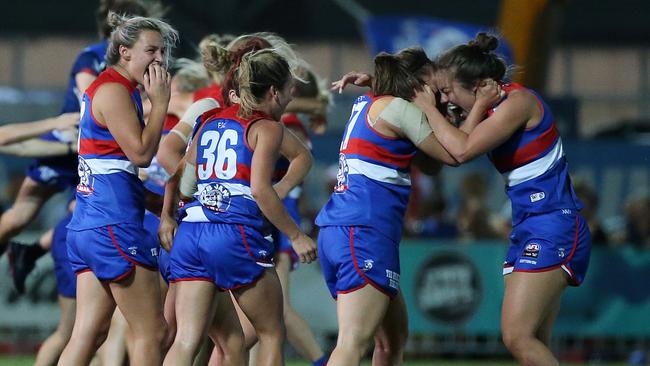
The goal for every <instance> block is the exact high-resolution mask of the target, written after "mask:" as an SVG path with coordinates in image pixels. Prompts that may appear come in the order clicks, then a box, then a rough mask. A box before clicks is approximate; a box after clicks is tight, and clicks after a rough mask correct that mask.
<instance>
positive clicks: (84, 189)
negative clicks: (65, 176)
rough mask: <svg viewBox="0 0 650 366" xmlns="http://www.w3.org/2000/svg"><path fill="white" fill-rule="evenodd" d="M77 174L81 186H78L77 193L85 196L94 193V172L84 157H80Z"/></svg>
mask: <svg viewBox="0 0 650 366" xmlns="http://www.w3.org/2000/svg"><path fill="white" fill-rule="evenodd" d="M77 173H78V174H79V184H77V192H79V193H84V194H91V193H93V190H94V189H93V183H94V178H93V172H92V170H90V166H89V165H88V163H86V160H84V159H83V158H82V157H79V165H78V167H77Z"/></svg>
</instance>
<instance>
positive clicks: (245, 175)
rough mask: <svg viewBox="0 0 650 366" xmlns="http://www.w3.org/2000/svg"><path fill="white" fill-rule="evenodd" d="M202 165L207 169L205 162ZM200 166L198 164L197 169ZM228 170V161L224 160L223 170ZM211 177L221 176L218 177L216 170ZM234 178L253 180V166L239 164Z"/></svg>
mask: <svg viewBox="0 0 650 366" xmlns="http://www.w3.org/2000/svg"><path fill="white" fill-rule="evenodd" d="M200 166H201V168H203V169H205V164H201V165H200ZM198 167H199V166H198V165H197V169H198ZM226 170H228V163H227V162H224V163H223V167H222V171H223V172H225V171H226ZM197 171H198V170H197ZM197 174H198V173H197ZM210 179H220V178H218V177H217V174H216V172H213V173H212V175H211V176H210ZM232 179H240V180H244V181H247V182H250V181H251V168H250V167H249V166H248V165H245V164H237V172H236V173H235V176H234V177H232Z"/></svg>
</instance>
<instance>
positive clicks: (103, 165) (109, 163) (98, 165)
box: [84, 159, 138, 176]
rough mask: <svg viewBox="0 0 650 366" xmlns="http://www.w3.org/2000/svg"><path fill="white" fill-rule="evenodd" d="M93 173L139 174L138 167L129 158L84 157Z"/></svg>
mask: <svg viewBox="0 0 650 366" xmlns="http://www.w3.org/2000/svg"><path fill="white" fill-rule="evenodd" d="M84 161H85V162H86V164H88V167H89V168H90V171H91V172H92V174H114V173H122V172H126V173H130V174H133V175H136V176H137V175H138V168H137V167H136V166H135V165H133V163H131V161H129V160H119V159H84Z"/></svg>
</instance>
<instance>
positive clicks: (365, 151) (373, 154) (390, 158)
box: [341, 138, 413, 169]
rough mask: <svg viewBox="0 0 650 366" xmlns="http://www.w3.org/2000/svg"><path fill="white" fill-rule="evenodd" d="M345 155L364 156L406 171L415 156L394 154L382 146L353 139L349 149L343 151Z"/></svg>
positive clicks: (349, 142) (350, 141) (349, 143)
mask: <svg viewBox="0 0 650 366" xmlns="http://www.w3.org/2000/svg"><path fill="white" fill-rule="evenodd" d="M341 152H342V153H344V154H357V155H363V156H366V157H368V158H370V159H373V160H376V161H379V162H384V163H388V164H392V165H396V166H397V167H399V168H402V169H406V168H408V167H409V164H410V163H411V158H412V157H413V155H411V154H408V155H399V154H394V153H392V152H390V151H388V150H386V149H384V148H383V147H381V146H378V145H375V144H373V143H371V142H369V141H366V140H364V139H360V138H351V139H350V140H349V141H348V147H347V148H346V149H345V150H343V151H341Z"/></svg>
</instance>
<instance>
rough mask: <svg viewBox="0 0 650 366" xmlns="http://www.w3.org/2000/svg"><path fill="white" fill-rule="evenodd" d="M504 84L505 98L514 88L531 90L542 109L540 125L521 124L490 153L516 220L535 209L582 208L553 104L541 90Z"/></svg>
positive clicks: (536, 211) (519, 220)
mask: <svg viewBox="0 0 650 366" xmlns="http://www.w3.org/2000/svg"><path fill="white" fill-rule="evenodd" d="M502 87H503V90H504V91H505V92H506V97H505V98H504V99H503V100H505V99H506V98H507V97H508V94H509V93H510V92H511V91H513V90H528V91H529V92H531V93H532V94H533V95H534V96H535V98H536V99H537V102H538V104H539V106H540V109H541V110H542V120H541V121H540V123H539V124H538V125H537V126H535V127H532V128H530V129H527V128H525V127H522V128H520V129H519V130H518V131H516V132H515V133H514V134H513V135H512V136H511V137H510V138H508V140H506V141H505V142H504V143H503V144H501V145H500V146H499V147H497V148H496V149H494V150H492V151H491V152H490V153H489V154H488V157H489V158H490V160H491V161H492V164H494V166H495V167H496V168H497V170H498V171H499V172H500V173H501V175H502V176H503V177H504V179H505V182H506V193H507V195H508V197H509V198H510V200H511V201H512V224H513V225H516V224H518V223H519V222H521V221H522V220H524V219H525V218H526V217H527V216H528V215H529V214H533V213H544V212H551V211H554V210H558V209H578V210H579V209H581V208H582V204H581V203H580V201H579V200H578V198H577V197H576V194H575V192H574V191H573V186H572V184H571V180H570V178H569V172H568V166H567V161H566V157H565V155H564V150H563V149H562V139H561V138H560V134H559V132H558V130H557V126H556V123H555V118H554V117H553V114H552V113H551V110H550V108H549V107H548V105H546V103H545V102H544V101H543V100H542V98H541V97H540V96H539V95H538V94H537V93H535V92H534V91H532V90H529V89H526V88H524V87H523V86H521V85H519V84H515V83H512V84H506V85H503V86H502ZM503 100H502V101H503ZM498 107H499V105H498V104H497V105H496V106H495V107H493V108H492V109H490V110H489V111H488V115H492V113H494V111H495V110H496V109H498Z"/></svg>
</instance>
